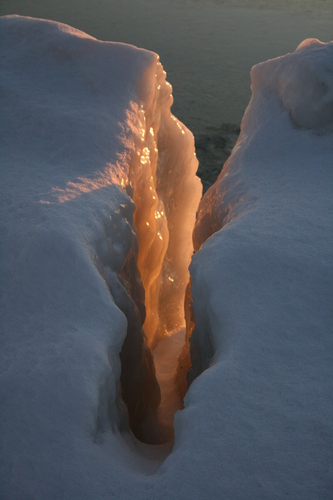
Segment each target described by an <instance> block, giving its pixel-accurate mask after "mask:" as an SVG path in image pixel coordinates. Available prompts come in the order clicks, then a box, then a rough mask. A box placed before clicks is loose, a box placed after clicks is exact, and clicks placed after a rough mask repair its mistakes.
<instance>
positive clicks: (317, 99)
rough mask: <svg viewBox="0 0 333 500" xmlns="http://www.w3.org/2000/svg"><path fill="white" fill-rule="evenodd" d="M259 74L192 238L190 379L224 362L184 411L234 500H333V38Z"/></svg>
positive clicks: (198, 386) (193, 390)
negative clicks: (199, 427) (197, 425)
mask: <svg viewBox="0 0 333 500" xmlns="http://www.w3.org/2000/svg"><path fill="white" fill-rule="evenodd" d="M251 76H252V90H253V97H252V100H251V102H250V104H249V107H248V109H247V111H246V113H245V116H244V119H243V122H242V127H241V135H240V138H239V140H238V143H237V144H236V147H235V148H234V150H233V153H232V156H231V158H230V159H229V161H228V162H227V163H226V165H225V166H224V168H223V170H222V172H221V174H220V177H219V179H218V180H217V182H216V184H215V185H214V186H213V187H212V188H211V189H210V190H209V191H208V192H207V194H206V195H205V196H204V198H203V200H202V201H201V204H200V206H199V215H198V220H197V223H196V227H195V230H194V246H195V248H196V249H197V252H196V254H195V255H194V257H193V260H192V264H191V266H190V273H191V277H192V298H193V311H194V317H195V328H194V331H193V334H192V337H191V341H190V343H191V357H192V362H193V366H192V368H191V371H190V373H189V375H188V378H189V381H190V382H191V381H193V380H194V379H195V378H196V377H197V376H198V375H199V374H200V373H201V372H202V370H204V369H206V368H208V367H209V366H210V365H211V364H212V366H211V368H210V369H209V370H208V371H206V372H204V374H203V375H201V377H199V378H196V380H195V381H194V382H193V383H192V385H191V387H190V390H189V392H188V394H187V396H186V399H185V406H186V409H185V411H184V414H186V412H188V415H190V414H191V419H193V421H196V422H198V421H200V422H205V427H206V426H207V427H210V426H211V425H213V427H214V430H213V431H207V430H206V429H205V430H204V434H203V435H202V436H201V440H202V442H206V440H208V439H209V437H210V434H211V432H212V433H215V435H216V436H218V444H215V443H214V445H213V449H214V451H213V452H212V451H210V453H213V454H214V453H216V454H218V450H220V455H219V464H220V467H219V474H220V477H222V478H224V479H222V480H221V482H222V486H221V491H222V492H223V494H224V495H225V496H226V497H227V498H285V497H286V496H288V495H290V496H292V497H293V498H309V499H310V498H329V497H330V496H331V492H332V479H333V477H332V468H331V465H330V464H332V458H333V457H332V449H333V448H332V436H333V427H332V414H333V404H332V397H331V395H332V390H333V384H332V380H333V378H332V375H333V373H332V367H333V365H332V355H333V337H332V319H333V317H332V303H333V287H332V282H333V273H332V262H333V259H332V257H333V256H332V249H333V227H332V220H333V218H332V215H333V203H332V186H333V168H332V167H333V140H332V127H331V126H332V109H333V108H332V106H333V94H332V91H333V43H330V44H321V43H320V42H318V41H312V40H310V41H306V42H303V44H302V45H301V46H300V47H299V48H298V49H297V51H296V52H295V53H293V54H288V55H287V56H284V57H280V58H278V59H274V60H271V61H267V62H266V63H262V64H260V65H258V66H256V67H254V68H253V70H252V73H251ZM306 129H310V130H306ZM319 129H320V130H319ZM221 228H222V229H221ZM213 233H215V234H213ZM212 234H213V236H211V235H212ZM209 236H211V237H210V238H209ZM207 238H209V239H207ZM204 242H205V243H204ZM210 397H211V398H212V400H213V402H214V403H212V402H211V401H210ZM202 399H204V401H205V403H206V406H204V404H203V402H202ZM212 415H214V416H215V418H216V419H217V420H218V423H216V422H214V423H213V417H212ZM183 418H185V416H184V417H181V418H179V425H180V429H181V436H182V438H183V439H184V434H183V429H184V427H183V426H182V424H181V422H182V420H183ZM188 427H190V424H189V423H188ZM186 432H187V433H188V434H189V433H190V430H186ZM188 440H190V436H188ZM221 496H223V495H221Z"/></svg>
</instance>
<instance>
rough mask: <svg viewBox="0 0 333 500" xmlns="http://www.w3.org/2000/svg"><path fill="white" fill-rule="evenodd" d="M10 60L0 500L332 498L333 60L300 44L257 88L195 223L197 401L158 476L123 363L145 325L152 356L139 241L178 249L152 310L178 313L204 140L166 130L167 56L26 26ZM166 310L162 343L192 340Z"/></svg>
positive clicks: (4, 51)
mask: <svg viewBox="0 0 333 500" xmlns="http://www.w3.org/2000/svg"><path fill="white" fill-rule="evenodd" d="M0 44H1V63H0V64H1V80H0V81H1V92H0V99H1V122H0V124H1V130H0V137H1V172H0V174H1V184H0V186H1V219H0V220H1V222H0V231H1V232H0V234H1V240H0V241H1V243H0V245H1V246H0V257H1V262H0V266H1V267H0V286H1V288H0V292H1V296H0V297H1V329H0V332H1V351H0V356H1V372H0V376H1V412H0V419H1V423H0V439H1V441H0V442H1V462H0V464H1V465H0V496H1V498H5V499H10V500H12V499H20V498H36V499H45V498H64V499H75V498H80V499H92V498H96V499H109V498H124V499H126V498H133V497H134V498H137V499H145V498H154V499H155V498H161V499H169V498H170V499H171V498H172V499H174V498H179V499H184V498H191V499H202V498H232V499H238V498H239V499H244V498H270V499H274V498H285V497H286V496H287V495H290V497H291V498H299V499H313V498H328V497H329V496H330V494H331V491H332V490H331V487H332V480H333V478H332V465H331V464H332V459H333V457H332V449H333V447H332V435H333V429H332V422H333V419H332V397H331V396H332V390H333V387H332V380H333V376H332V375H333V374H332V328H331V325H332V319H333V318H332V307H331V306H332V299H333V297H332V278H333V276H332V248H333V237H332V233H333V231H332V215H333V207H332V196H331V190H332V185H333V168H332V167H333V165H332V157H333V141H332V133H331V131H330V130H331V129H330V127H331V124H330V115H329V112H328V111H327V112H326V111H325V110H326V107H325V106H323V107H322V112H321V111H320V109H321V108H320V106H321V103H322V99H326V100H327V105H328V109H330V108H329V106H331V100H330V99H331V98H330V97H329V96H330V95H331V89H332V74H333V73H332V60H333V58H332V45H329V44H328V45H319V44H313V42H309V43H308V44H303V46H302V47H301V48H300V49H299V50H298V51H297V52H295V54H293V55H288V56H286V57H285V58H280V59H278V60H276V61H269V62H268V63H266V65H265V64H263V65H261V66H259V67H257V68H256V69H254V71H253V73H252V78H253V98H252V101H251V103H250V105H249V107H248V109H247V111H246V114H245V116H244V119H243V123H242V131H241V136H240V138H239V141H238V143H237V145H236V147H235V148H234V151H233V153H232V156H231V158H230V160H229V161H228V163H227V164H226V165H225V167H224V169H223V171H222V173H221V175H220V177H219V179H218V181H217V183H216V184H215V185H214V186H213V187H212V188H211V189H210V190H209V191H208V192H207V194H206V195H205V197H204V199H203V200H202V202H201V205H200V209H199V213H198V220H197V224H196V227H195V231H194V244H195V247H196V250H197V252H196V254H195V256H194V257H193V261H192V264H191V268H190V269H191V275H192V296H193V310H194V315H195V328H194V331H193V335H192V338H191V351H192V359H193V367H192V370H191V372H190V379H191V380H192V384H191V386H190V389H189V391H188V393H187V395H186V397H185V402H184V403H185V408H184V410H182V411H181V412H177V413H176V415H175V444H174V448H173V450H172V452H171V453H170V454H169V455H168V456H167V458H166V459H165V461H164V463H163V464H162V465H161V460H162V459H163V457H165V450H164V448H163V446H162V447H160V446H148V445H143V444H142V443H140V442H139V441H137V440H136V439H135V438H134V437H133V436H131V434H130V433H129V432H128V426H127V418H126V415H125V416H124V415H123V414H122V412H121V408H122V402H121V399H120V385H119V381H120V376H121V366H120V359H119V353H120V350H121V348H122V345H123V342H124V339H125V336H126V334H127V333H128V328H129V325H130V324H133V325H134V326H133V331H134V332H136V331H138V332H139V333H140V336H139V337H137V336H135V337H134V338H135V340H136V341H138V338H139V340H140V342H138V345H139V347H138V349H139V354H138V353H137V352H136V353H131V354H133V356H134V357H135V355H136V356H139V355H140V356H139V357H140V359H142V357H141V353H142V352H149V351H147V349H148V347H147V341H146V339H145V335H144V333H143V332H142V322H143V319H144V315H145V313H144V308H143V307H142V301H143V291H142V285H141V283H140V280H139V278H138V276H137V275H136V274H135V279H134V278H133V274H132V275H129V274H128V273H129V272H130V270H133V273H137V268H136V263H137V251H138V235H139V239H140V241H141V239H142V238H143V240H144V241H146V242H147V241H148V243H147V244H149V245H150V244H151V242H152V241H154V240H155V236H156V235H157V237H158V239H161V238H162V239H163V238H167V239H168V242H170V241H172V245H171V246H168V251H166V249H165V247H163V248H162V247H160V246H156V247H155V246H151V247H149V248H153V250H152V255H153V256H156V255H157V254H158V253H159V252H160V254H161V255H163V256H164V259H165V260H164V261H163V265H162V268H161V266H160V265H158V266H157V267H154V266H153V269H152V271H151V272H152V273H154V272H155V271H156V273H157V269H158V273H159V274H158V276H159V278H158V280H159V281H158V283H156V284H154V287H156V288H154V287H153V288H149V290H150V291H151V292H152V293H151V300H152V302H153V301H154V300H155V298H156V294H157V292H156V290H157V291H159V293H158V296H159V297H160V296H161V297H162V298H163V301H164V302H163V303H165V304H168V303H169V302H168V300H167V299H168V296H169V294H170V287H171V285H170V284H171V283H174V282H175V281H176V285H177V286H178V288H179V290H178V291H179V297H180V296H181V294H183V292H184V288H185V285H186V280H187V271H186V269H185V270H184V263H185V262H186V261H188V260H189V257H190V252H191V245H190V243H189V241H188V240H189V235H190V232H191V229H190V226H191V224H192V225H194V218H195V204H196V203H197V202H198V198H199V196H200V184H198V182H197V179H196V178H195V170H196V166H197V163H196V160H195V158H194V155H193V137H192V136H191V134H190V133H189V131H187V130H186V129H185V128H184V127H183V126H182V125H181V124H180V123H178V122H177V120H175V119H173V118H172V116H171V114H170V111H169V108H170V105H171V103H172V98H171V97H170V92H171V89H170V88H169V87H168V85H167V84H166V83H165V75H164V76H163V71H162V68H161V66H160V65H159V63H158V59H157V56H156V55H155V54H153V53H150V52H147V51H144V50H139V49H136V48H134V47H131V46H126V45H122V44H112V43H102V42H99V41H97V40H95V39H93V38H91V37H89V36H88V35H85V34H84V33H81V32H78V31H76V30H74V29H72V28H70V27H68V26H64V25H60V24H58V23H51V22H45V21H40V20H32V19H26V18H17V17H10V18H2V19H0ZM288 61H291V62H290V63H289V62H288ZM305 61H307V62H306V63H305ZM279 67H280V68H281V72H280V71H279V70H278V68H279ZM267 68H269V69H267ZM308 68H310V69H309V72H310V73H309V74H310V75H312V76H311V78H310V77H308ZM266 69H267V71H266ZM266 73H267V75H266ZM287 74H288V78H290V80H288V81H292V82H297V85H298V86H299V93H297V95H296V94H295V91H294V87H293V85H294V84H293V85H291V87H290V89H291V90H290V92H288V91H287V90H283V89H286V88H287V87H288V86H286V85H284V83H283V82H284V81H285V78H286V75H287ZM302 75H303V76H302ZM323 75H324V76H323ZM322 76H323V81H324V80H325V81H324V83H325V85H326V87H325V89H327V90H326V93H325V96H326V97H323V95H324V94H323V93H322V94H321V95H319V94H320V91H319V90H318V89H320V88H324V87H323V86H321V85H319V84H317V83H316V81H317V80H316V78H318V79H319V80H318V81H321V80H320V79H321V78H322ZM309 82H310V83H309ZM311 82H312V83H311ZM307 85H310V86H311V88H308V87H307ZM282 87H283V89H282ZM167 89H169V90H167ZM160 90H161V92H160ZM308 95H309V96H310V97H309V98H303V97H300V96H308ZM327 96H328V97H327ZM325 102H326V101H325ZM313 103H317V104H318V105H317V104H316V105H314V108H313V113H312V111H311V109H312V108H311V106H312V104H313ZM304 106H306V110H304V109H303V108H304ZM294 110H296V111H295V112H294ZM309 110H310V111H309ZM304 129H306V130H304ZM156 138H159V139H156ZM155 146H156V149H158V152H159V161H158V162H157V161H156V158H154V150H155ZM162 152H163V154H162ZM170 162H171V163H172V164H171V163H170ZM175 165H176V168H174V170H173V169H172V167H174V166H175ZM182 165H183V167H182ZM140 166H141V167H140ZM155 167H156V172H157V173H156V172H155ZM140 168H141V170H140ZM164 168H166V170H163V169H164ZM182 168H184V170H182ZM149 169H150V170H149ZM147 171H149V172H151V175H150V176H149V179H150V178H151V177H153V181H152V184H149V179H147V180H144V181H143V186H142V185H141V184H140V180H142V179H143V178H144V177H142V176H141V175H137V174H138V173H140V172H141V173H142V172H144V173H146V172H147ZM186 172H188V175H187V174H186ZM150 180H151V179H150ZM147 182H148V184H147ZM150 187H151V188H152V189H150ZM182 187H184V192H182ZM126 188H127V191H125V190H126ZM145 188H148V191H149V192H151V198H147V196H148V195H146V194H145V195H144V196H143V195H142V196H140V193H144V192H145ZM141 189H142V190H141ZM175 193H176V194H175ZM154 196H155V198H156V197H157V200H156V199H155V198H154ZM131 197H133V198H134V199H135V200H136V204H137V208H138V206H139V207H141V209H142V212H144V213H146V212H147V214H148V215H147V219H141V218H140V220H137V221H135V224H136V226H139V223H140V222H141V220H146V222H149V227H151V226H152V225H154V224H153V220H154V219H155V220H156V225H155V226H154V228H155V229H154V230H155V233H154V234H155V236H154V238H151V235H150V233H145V232H144V231H143V229H142V228H140V229H139V227H137V228H135V227H134V224H133V212H134V205H133V201H132V199H131ZM192 198H193V200H192ZM147 200H150V201H149V203H148V205H145V203H146V202H147ZM184 200H185V201H184ZM162 212H163V213H162ZM183 212H184V213H183ZM164 215H166V217H167V221H168V224H167V231H166V227H165V226H163V225H159V224H160V222H159V221H160V220H161V219H163V216H164ZM134 219H135V215H134ZM147 227H148V226H147ZM221 228H222V229H221ZM140 231H143V233H140ZM163 231H165V232H163ZM158 233H159V234H158ZM213 233H215V234H213ZM140 234H141V236H140ZM160 236H161V238H160ZM209 236H211V237H210V238H209ZM182 237H184V246H182V243H181V241H182ZM149 242H150V243H149ZM145 244H146V243H145ZM178 244H179V245H178ZM169 245H170V243H169ZM145 248H147V247H145ZM168 252H169V253H168ZM175 254H178V255H179V257H181V262H182V264H181V265H180V264H179V261H177V263H176V264H175V265H174V266H173V264H172V262H173V256H174V255H175ZM147 255H148V254H147ZM145 258H146V257H145V256H144V255H143V256H142V255H141V256H139V264H140V262H141V264H142V262H144V261H145ZM147 260H148V262H149V263H151V261H152V260H154V259H151V258H148V257H147ZM125 264H126V265H125ZM177 266H179V267H177ZM151 276H152V275H151V274H150V273H149V277H150V278H151ZM178 276H181V277H180V278H179V280H178ZM169 278H170V280H169ZM131 279H132V280H134V281H133V282H132V281H131ZM177 280H178V284H177ZM164 282H166V284H167V287H166V288H163V283H164ZM154 283H155V282H154ZM146 286H147V287H150V286H151V282H150V279H148V280H147V282H146ZM177 286H176V289H177ZM147 289H148V288H147ZM161 290H162V291H161ZM110 292H111V293H110ZM149 293H150V292H149ZM122 294H125V295H126V294H127V295H126V299H125V298H124V299H122V296H123V295H122ZM116 303H117V305H116ZM117 306H119V307H121V306H122V307H121V309H122V310H120V309H119V307H117ZM155 306H156V307H155ZM154 307H155V309H152V310H151V311H153V313H154V314H155V312H156V311H158V313H159V319H158V321H157V322H156V321H155V320H154V314H152V315H151V317H150V320H149V321H150V324H151V325H153V326H152V328H151V332H152V333H151V337H150V338H149V339H148V342H149V343H151V344H152V345H153V344H154V343H156V342H157V340H158V338H159V337H161V336H162V335H163V328H164V327H166V328H167V329H168V328H171V327H172V326H173V327H175V326H176V324H178V321H180V312H179V311H180V306H179V300H178V299H177V302H175V304H174V306H173V307H171V309H172V313H174V315H172V314H171V316H169V315H168V311H166V312H165V311H164V310H163V311H161V310H160V309H159V304H157V305H156V304H155V305H154ZM170 317H171V320H170V319H169V318H170ZM132 320H133V322H132V323H131V321H132ZM169 321H170V324H168V322H169ZM138 325H139V326H138ZM135 328H137V330H135ZM135 335H136V333H135ZM147 335H149V332H148V331H147ZM166 345H167V342H166V343H164V344H163V343H162V344H160V351H163V349H166V347H165V346H166ZM212 353H214V357H213V359H212ZM148 358H149V355H147V357H145V356H143V359H144V360H146V362H143V363H142V365H141V366H140V369H138V366H139V365H138V363H137V359H136V360H135V363H133V365H131V366H133V368H134V370H136V369H137V372H136V374H134V376H133V374H131V377H132V379H134V382H135V381H140V380H146V378H145V377H146V374H147V373H149V377H148V378H149V380H150V382H149V383H150V387H149V390H151V391H152V393H153V395H152V400H153V401H155V403H156V401H157V399H158V397H159V395H158V394H156V393H155V392H154V387H155V384H154V380H153V378H154V370H153V367H152V365H151V364H150V360H149V359H148ZM210 365H211V366H210ZM205 368H209V369H207V370H206V371H204V373H201V372H202V370H204V369H205ZM200 373H201V376H198V375H199V374H200ZM131 377H129V378H131ZM161 377H162V379H163V380H166V379H167V374H165V373H164V371H163V366H161ZM127 381H129V379H128V380H127ZM129 383H130V382H129ZM139 385H140V384H139ZM134 392H135V390H134ZM154 395H155V396H154ZM142 396H143V397H145V390H143V391H142ZM154 397H155V399H154ZM168 397H169V395H168V393H167V392H166V398H165V400H167V398H168ZM139 399H140V400H141V398H139ZM171 399H172V398H171ZM155 403H153V404H152V405H153V406H154V405H155ZM147 404H148V405H149V402H147ZM143 407H144V408H146V406H145V405H143ZM154 409H155V410H156V408H153V410H154ZM141 410H142V408H141ZM144 418H145V415H143V416H142V419H143V420H144Z"/></svg>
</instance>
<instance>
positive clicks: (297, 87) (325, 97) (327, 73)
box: [251, 39, 333, 130]
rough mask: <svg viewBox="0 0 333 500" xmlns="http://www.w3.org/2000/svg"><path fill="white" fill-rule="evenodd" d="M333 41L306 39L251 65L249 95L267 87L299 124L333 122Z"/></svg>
mask: <svg viewBox="0 0 333 500" xmlns="http://www.w3.org/2000/svg"><path fill="white" fill-rule="evenodd" d="M332 59H333V42H331V43H328V44H324V43H322V42H319V41H318V40H316V39H309V40H305V41H304V42H303V43H301V44H300V45H299V47H298V48H297V50H296V51H295V52H294V53H292V54H288V55H286V56H284V57H280V58H278V59H273V60H271V61H267V62H265V63H262V64H258V65H257V66H255V67H254V68H253V69H252V73H251V81H252V94H253V97H252V99H253V100H254V99H256V98H257V93H260V92H264V91H265V90H266V89H267V90H268V91H269V92H270V93H272V94H273V95H276V96H277V97H278V98H279V100H280V102H281V104H282V106H283V107H284V109H286V110H287V111H288V112H289V114H290V117H291V120H292V122H293V123H294V125H295V126H296V127H298V128H307V129H322V128H324V127H327V126H330V127H331V130H332V126H333V125H332V124H333V76H332V71H333V66H332Z"/></svg>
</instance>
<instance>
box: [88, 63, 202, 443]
mask: <svg viewBox="0 0 333 500" xmlns="http://www.w3.org/2000/svg"><path fill="white" fill-rule="evenodd" d="M153 69H155V74H152V70H151V69H150V70H149V71H148V72H147V74H146V75H145V76H144V77H143V79H142V82H141V85H142V88H143V90H141V91H140V93H139V95H140V94H141V96H142V101H141V103H140V104H138V103H130V106H129V110H128V115H127V121H126V123H125V126H124V134H125V135H126V138H125V139H126V141H125V142H126V144H127V146H128V152H127V153H128V154H127V155H126V161H127V162H128V165H129V169H128V178H127V179H122V181H121V186H122V188H123V189H126V191H127V193H128V195H129V198H127V201H126V202H125V203H124V204H120V207H119V210H117V211H116V213H114V214H112V215H111V217H110V220H109V221H108V222H107V223H106V224H105V227H104V229H105V236H104V241H102V242H100V243H99V244H97V260H98V268H99V271H100V273H101V275H102V276H103V278H104V279H105V281H106V283H107V285H108V287H109V290H110V293H111V295H112V297H113V299H114V302H115V303H116V305H117V306H118V308H119V309H120V310H121V311H122V312H123V313H124V315H125V316H126V319H127V335H126V338H125V340H124V342H123V345H122V349H121V352H120V361H121V374H120V387H119V388H118V393H119V396H120V397H119V398H118V402H117V403H116V406H117V407H118V410H117V411H118V414H119V418H118V420H119V422H122V424H121V425H120V424H119V422H118V427H119V428H120V426H121V428H122V429H124V428H126V425H127V426H129V428H130V429H131V431H132V432H133V434H134V435H135V437H136V438H137V439H139V440H140V441H142V442H144V443H148V444H162V443H172V442H173V439H174V428H173V416H174V413H175V411H177V410H179V409H182V408H183V397H184V395H185V393H186V391H187V387H188V383H189V382H191V381H192V380H193V379H194V378H195V377H196V376H197V375H198V374H199V373H200V370H201V366H202V364H200V353H196V349H197V347H198V346H196V345H194V346H192V347H190V337H191V335H192V332H193V331H194V330H195V321H194V313H193V307H192V297H191V281H190V276H189V271H188V266H189V264H190V259H191V256H192V253H193V243H192V232H193V228H194V225H195V221H196V212H197V210H198V205H199V201H200V199H201V195H202V185H201V182H200V180H199V178H198V177H197V176H196V172H197V168H198V161H197V159H196V155H195V147H194V138H193V135H192V134H191V132H190V131H189V130H188V129H186V127H185V126H183V125H182V124H181V123H180V122H178V120H177V119H176V118H175V117H174V116H173V115H172V114H171V112H170V107H171V105H172V102H173V97H172V87H171V85H170V84H168V83H167V82H166V79H165V77H166V73H165V72H164V71H163V67H162V66H161V64H160V63H159V62H158V59H156V66H155V68H153ZM152 80H153V81H155V86H154V89H152V85H151V82H152ZM147 88H149V89H150V91H149V93H148V94H147ZM128 137H132V138H134V140H133V141H132V142H131V143H130V141H128ZM108 225H110V226H112V227H113V230H111V231H109V229H108ZM108 232H110V234H111V235H112V234H118V235H120V238H123V240H124V241H126V242H127V243H126V245H127V246H126V251H123V253H122V258H120V257H119V255H117V256H116V257H117V258H116V259H115V258H114V257H115V253H117V249H116V246H117V245H116V244H115V246H113V243H112V237H109V236H108ZM102 240H103V238H102ZM114 261H116V262H117V263H118V264H117V265H116V266H115V264H114ZM184 304H185V311H184ZM199 347H200V346H199ZM191 357H192V358H193V360H194V364H193V368H192V372H191V370H189V369H190V367H191V365H192V361H191ZM198 360H199V362H198ZM123 403H125V405H126V409H125V410H124V405H123ZM111 406H112V405H111ZM124 411H125V415H124ZM109 415H110V416H109V418H110V419H111V420H112V419H114V411H109ZM124 422H125V427H124V425H123V424H124ZM126 422H127V424H126ZM127 430H129V429H128V427H127Z"/></svg>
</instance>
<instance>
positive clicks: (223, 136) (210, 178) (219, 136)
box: [195, 123, 240, 192]
mask: <svg viewBox="0 0 333 500" xmlns="http://www.w3.org/2000/svg"><path fill="white" fill-rule="evenodd" d="M207 132H209V134H207V135H197V136H196V137H195V149H196V153H197V158H198V160H199V169H198V173H197V175H198V176H199V177H200V179H201V182H202V185H203V192H205V191H207V189H208V188H209V187H210V186H211V185H212V184H214V182H215V181H216V179H217V177H218V175H219V173H220V172H221V170H222V167H223V165H224V163H225V162H226V161H227V159H228V158H229V156H230V153H231V151H232V149H233V147H234V145H235V144H236V141H237V139H238V136H239V133H240V128H239V126H238V125H234V124H232V123H223V124H222V125H221V126H220V127H219V128H217V127H210V128H209V130H207Z"/></svg>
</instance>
